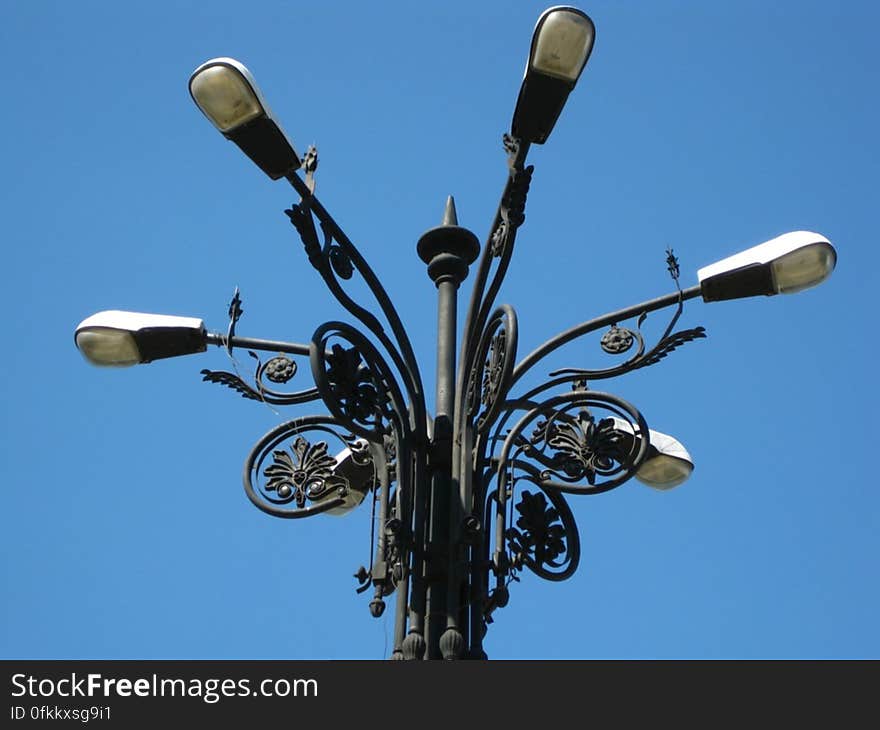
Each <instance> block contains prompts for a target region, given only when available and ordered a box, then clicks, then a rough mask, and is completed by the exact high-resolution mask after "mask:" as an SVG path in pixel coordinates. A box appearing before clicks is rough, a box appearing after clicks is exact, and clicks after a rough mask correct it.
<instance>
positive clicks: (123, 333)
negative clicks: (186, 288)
mask: <svg viewBox="0 0 880 730" xmlns="http://www.w3.org/2000/svg"><path fill="white" fill-rule="evenodd" d="M74 340H75V342H76V346H77V348H78V349H79V351H80V352H81V353H82V354H83V356H84V357H85V358H86V360H88V361H89V362H90V363H92V364H93V365H100V366H109V367H114V366H115V367H127V366H129V365H137V364H139V363H148V362H152V361H153V360H159V359H161V358H165V357H176V356H178V355H189V354H192V353H195V352H204V351H205V350H206V349H207V332H206V331H205V324H204V322H202V320H200V319H196V318H194V317H172V316H167V315H163V314H143V313H141V312H120V311H107V312H98V313H97V314H93V315H92V316H91V317H87V318H86V319H84V320H83V321H82V322H80V323H79V325H78V326H77V328H76V332H75V334H74Z"/></svg>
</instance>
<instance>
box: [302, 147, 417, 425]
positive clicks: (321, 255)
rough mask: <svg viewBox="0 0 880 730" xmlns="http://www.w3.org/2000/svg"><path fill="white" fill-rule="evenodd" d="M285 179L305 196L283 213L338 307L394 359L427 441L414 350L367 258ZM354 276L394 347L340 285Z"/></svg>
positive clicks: (308, 193) (310, 197)
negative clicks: (387, 329) (370, 298)
mask: <svg viewBox="0 0 880 730" xmlns="http://www.w3.org/2000/svg"><path fill="white" fill-rule="evenodd" d="M315 156H317V151H315ZM287 179H288V181H289V182H290V184H291V185H292V186H293V187H294V189H295V190H296V191H297V192H298V193H299V195H300V196H301V201H300V203H299V204H294V205H292V206H291V207H290V208H289V209H288V210H286V211H285V213H287V215H288V217H289V218H290V220H291V223H292V224H293V225H294V227H295V228H296V230H297V232H298V233H299V235H300V238H301V239H302V242H303V245H304V247H305V251H306V255H307V256H308V258H309V262H310V263H311V264H312V266H313V267H314V268H315V269H316V270H317V271H318V273H319V274H320V275H321V277H322V278H323V279H324V281H325V283H326V284H327V286H328V288H329V289H330V291H331V292H332V293H333V295H334V296H335V297H336V299H337V301H339V303H340V304H341V305H342V306H343V307H345V309H346V310H347V311H348V312H350V313H351V314H352V315H353V316H354V317H356V318H357V319H358V320H359V321H360V322H362V323H363V324H364V326H365V327H367V329H368V330H369V331H370V332H371V333H372V334H373V335H374V336H375V337H376V338H377V339H378V341H379V342H380V343H381V345H382V347H383V348H384V350H385V351H386V352H387V354H388V356H389V357H390V358H391V361H392V363H393V364H394V367H395V369H396V370H397V372H398V373H399V375H400V378H401V380H402V383H403V388H404V390H406V392H407V393H408V395H409V400H410V402H411V404H412V414H411V419H410V426H411V428H412V429H413V430H414V431H415V432H416V433H418V434H419V435H420V438H425V429H426V423H427V417H426V413H427V412H426V407H425V396H424V388H423V386H422V381H421V375H420V373H419V369H418V363H417V361H416V359H415V355H414V352H413V349H412V345H411V343H410V341H409V337H408V335H407V333H406V330H405V329H404V327H403V323H402V322H401V320H400V316H399V314H398V313H397V310H396V309H395V308H394V306H393V305H392V303H391V300H390V298H389V297H388V294H387V293H386V291H385V289H384V288H383V287H382V284H381V283H380V281H379V279H378V278H377V277H376V275H375V274H374V273H373V270H372V269H371V268H370V266H369V265H368V264H367V262H366V261H365V260H364V258H363V256H361V254H360V252H359V251H358V250H357V248H356V247H355V246H354V244H353V243H352V242H351V241H350V240H349V238H348V236H346V235H345V233H344V232H343V231H342V229H341V228H340V227H339V226H338V225H337V223H336V221H335V220H333V218H332V216H331V215H330V214H329V213H328V212H327V210H326V209H325V208H324V207H323V205H321V203H320V201H319V200H318V199H317V198H316V197H315V196H314V193H313V189H310V187H309V186H308V185H307V184H306V183H304V182H303V181H302V180H301V179H300V178H299V176H298V175H297V174H296V173H292V174H291V175H290V176H288V178H287ZM314 217H317V218H318V221H319V222H320V227H321V232H322V234H323V237H324V242H323V245H322V244H321V242H320V240H319V237H318V232H317V229H316V227H315V223H314ZM355 271H357V272H358V273H359V274H360V275H361V277H362V279H363V281H364V283H365V284H366V285H367V287H368V288H369V290H370V292H371V293H372V294H373V297H374V298H375V300H376V302H377V303H378V305H379V309H380V310H381V312H382V314H383V316H384V317H385V320H386V321H387V323H388V325H389V326H390V328H391V331H392V334H393V336H394V340H393V341H392V339H391V338H390V337H389V336H388V334H387V333H386V332H385V330H384V327H383V326H382V323H381V322H380V321H379V319H378V318H377V317H376V316H375V315H373V314H372V313H371V312H370V311H369V310H367V309H365V308H364V307H362V306H360V305H359V304H357V303H356V302H355V301H354V300H353V299H352V298H351V297H349V296H348V294H347V293H346V292H345V291H344V289H343V288H342V286H341V284H340V281H339V280H340V279H342V280H348V279H350V278H351V277H352V276H353V274H354V272H355ZM395 343H396V344H395Z"/></svg>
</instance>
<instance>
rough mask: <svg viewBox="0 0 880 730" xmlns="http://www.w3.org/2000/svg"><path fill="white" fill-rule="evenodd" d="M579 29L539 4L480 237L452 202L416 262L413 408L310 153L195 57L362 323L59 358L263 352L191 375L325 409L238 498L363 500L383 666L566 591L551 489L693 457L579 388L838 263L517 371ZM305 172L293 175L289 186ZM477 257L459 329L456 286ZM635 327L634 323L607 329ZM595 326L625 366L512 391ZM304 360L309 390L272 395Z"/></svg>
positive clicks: (675, 310) (682, 466) (441, 651)
mask: <svg viewBox="0 0 880 730" xmlns="http://www.w3.org/2000/svg"><path fill="white" fill-rule="evenodd" d="M594 34H595V29H594V27H593V23H592V21H591V20H590V19H589V18H588V17H587V16H586V15H585V14H584V13H582V12H581V11H580V10H577V9H575V8H569V7H556V8H551V9H549V10H547V11H545V12H544V13H543V14H542V15H541V17H540V18H539V20H538V23H537V26H536V28H535V33H534V37H533V39H532V45H531V51H530V55H529V61H528V64H527V66H526V72H525V76H524V79H523V82H522V87H521V89H520V93H519V98H518V100H517V104H516V110H515V113H514V117H513V121H512V124H511V131H510V133H509V134H505V135H504V148H505V150H506V152H507V163H508V176H507V181H506V184H505V187H504V190H503V192H502V195H501V201H500V204H499V206H498V211H497V213H496V215H495V219H494V222H493V224H492V226H491V233H490V235H489V237H488V240H487V241H486V242H485V243H484V244H483V245H482V246H481V245H480V243H479V242H478V240H477V238H476V236H475V235H474V234H473V233H471V232H470V231H469V230H467V229H465V228H462V227H460V226H459V225H458V221H457V219H456V211H455V205H454V202H453V200H452V198H450V199H449V200H448V201H447V205H446V211H445V215H444V218H443V223H442V224H441V225H440V226H438V227H436V228H432V229H431V230H429V231H427V232H426V233H425V234H424V235H423V236H422V237H421V238H420V239H419V241H418V245H417V247H416V249H417V252H418V255H419V257H420V258H421V259H422V261H424V262H425V264H427V269H428V276H429V277H430V278H431V280H432V281H433V282H434V284H435V286H436V288H437V302H438V304H437V380H436V384H435V400H434V403H435V408H434V412H433V413H432V414H431V413H429V412H428V408H427V399H426V393H425V389H424V386H423V383H422V377H421V375H420V370H419V365H418V363H417V361H416V359H415V356H414V354H413V350H412V347H411V345H410V341H409V337H408V335H407V332H406V330H405V328H404V326H403V322H402V321H401V318H400V316H399V315H398V312H397V310H396V309H395V308H394V306H393V305H392V303H391V301H390V299H389V297H388V296H387V294H386V292H385V290H384V289H383V287H382V284H381V283H380V281H379V279H378V278H377V276H376V275H375V274H374V273H373V271H372V269H371V268H370V267H369V265H368V264H367V262H366V261H365V260H364V258H363V257H362V255H361V254H360V252H359V251H358V249H357V248H356V247H355V246H354V244H353V243H352V242H351V240H350V239H349V238H348V236H347V235H346V234H345V233H344V232H343V231H342V230H341V229H340V227H339V226H338V225H337V223H336V222H335V221H334V219H333V218H332V217H331V215H330V214H329V213H328V212H327V210H326V209H325V208H324V206H323V205H322V204H321V203H320V202H319V200H318V198H317V197H316V196H315V177H314V175H315V170H316V168H317V163H318V157H317V151H316V150H315V149H314V148H309V150H307V152H306V154H305V156H304V157H302V158H300V156H299V155H298V154H297V153H296V152H295V151H294V148H293V146H292V145H291V143H290V142H289V141H288V139H287V137H286V136H285V135H284V133H283V131H282V130H281V127H280V125H279V124H278V123H277V121H276V120H275V119H274V118H273V116H272V114H271V112H270V110H269V108H268V106H267V105H266V103H265V101H264V99H263V97H262V95H261V94H260V92H259V90H258V89H257V86H256V83H255V82H254V80H253V78H252V77H251V75H250V73H249V72H248V70H247V69H246V68H245V67H244V66H243V65H242V64H240V63H239V62H237V61H234V60H232V59H227V58H220V59H214V60H212V61H208V62H207V63H205V64H203V65H202V66H200V67H199V68H198V69H196V71H195V72H194V73H193V76H192V78H191V79H190V92H191V94H192V96H193V99H194V100H195V102H196V104H197V105H198V106H199V108H200V109H201V110H202V111H203V112H204V113H205V115H206V116H207V117H208V119H209V120H210V121H211V122H212V123H213V124H214V125H215V126H216V127H217V129H218V130H219V131H221V132H222V133H223V134H224V136H226V137H227V138H229V139H230V140H232V141H233V142H235V143H236V144H237V145H238V146H239V147H240V148H241V149H242V150H243V151H244V152H245V153H246V154H247V155H248V156H249V157H250V158H251V159H252V160H253V161H254V162H255V163H256V164H257V165H258V166H259V167H260V169H262V170H263V171H264V172H265V173H266V174H267V175H269V176H270V177H271V178H272V179H281V178H284V179H286V180H287V181H288V182H289V183H290V184H291V185H292V186H293V188H294V190H295V191H296V193H297V194H298V196H299V202H298V203H295V204H293V205H292V206H291V207H290V209H288V210H286V211H285V213H286V214H287V215H288V217H289V218H290V221H291V223H292V224H293V226H294V228H295V229H296V231H297V233H298V234H299V237H300V238H301V240H302V243H303V245H304V247H305V253H306V255H307V257H308V260H309V262H310V263H311V265H312V266H313V267H314V268H315V270H316V271H317V272H318V273H319V275H320V276H321V277H322V278H323V280H324V281H325V283H326V285H327V287H328V288H329V290H330V292H331V293H332V294H333V296H334V297H335V298H336V299H337V300H338V301H339V303H340V304H341V305H342V306H343V307H344V308H345V309H346V310H347V311H348V313H349V314H350V315H351V316H352V317H353V318H354V320H356V321H357V322H358V323H359V326H357V327H356V326H353V325H351V324H349V323H346V322H341V321H339V322H325V323H323V324H321V325H319V326H318V328H317V329H316V330H315V332H314V334H313V335H312V338H311V340H310V341H309V342H308V344H297V343H287V342H276V341H271V340H258V339H253V338H246V337H241V336H239V335H238V334H236V326H237V323H238V320H239V317H240V315H241V308H240V302H239V298H238V294H237V293H236V296H235V297H234V298H233V300H232V303H231V305H230V308H229V325H228V328H227V331H226V332H225V333H211V332H208V331H207V330H206V329H205V326H204V324H203V322H202V321H201V320H199V319H193V318H186V317H167V316H161V315H147V314H137V313H131V312H113V311H109V312H101V313H99V314H96V315H93V316H92V317H89V318H88V319H86V320H84V321H83V322H82V323H81V324H80V326H79V327H78V328H77V331H76V336H75V337H76V344H77V346H78V347H79V348H80V350H81V351H82V353H83V354H84V355H85V357H86V358H87V359H89V360H90V361H91V362H93V363H95V364H98V365H132V364H136V363H143V362H150V361H152V360H156V359H160V358H165V357H172V356H177V355H184V354H190V353H195V352H201V351H204V350H205V349H206V348H207V346H208V345H218V346H222V347H225V348H228V349H229V350H230V352H231V351H232V349H233V348H245V349H247V350H250V351H263V352H268V353H272V356H271V357H269V358H268V359H266V360H265V361H264V360H262V359H260V358H259V357H257V355H256V353H255V352H252V353H251V354H252V355H253V356H254V358H255V359H256V361H257V365H256V372H255V375H254V382H253V383H252V384H249V383H246V382H245V381H244V380H243V379H242V378H241V377H240V376H239V375H237V374H233V373H228V372H221V371H213V370H202V374H203V376H204V380H206V381H210V382H215V383H220V384H222V385H225V386H228V387H230V388H232V389H234V390H236V391H237V392H238V393H239V394H241V395H242V396H243V397H245V398H248V399H251V400H255V401H263V402H267V403H270V404H273V405H276V406H281V405H300V404H304V403H310V402H313V401H321V402H322V403H323V405H324V407H326V409H327V411H329V413H328V414H323V415H301V416H297V417H296V418H294V419H293V420H290V421H288V422H286V423H283V424H281V425H280V426H277V427H276V428H274V429H272V430H271V431H269V432H268V433H267V434H266V435H265V436H263V437H262V438H261V439H260V440H259V441H258V442H257V444H256V446H255V447H254V448H253V450H252V451H251V453H250V455H249V456H248V458H247V460H246V462H245V466H244V487H245V491H246V493H247V495H248V497H249V498H250V500H251V501H252V502H253V503H254V504H255V505H256V506H257V507H259V508H260V509H261V510H263V511H265V512H267V513H268V514H270V515H274V516H276V517H283V518H294V519H296V518H301V517H309V516H312V515H316V514H320V513H324V512H326V513H329V514H344V513H345V512H348V511H349V510H351V509H354V508H355V507H357V506H358V505H360V504H361V503H362V502H364V501H366V502H368V504H369V505H370V507H371V508H372V510H373V511H374V517H373V524H374V526H377V527H378V529H377V530H376V532H377V534H376V535H375V537H374V543H373V549H374V552H373V555H372V558H371V560H370V561H369V567H368V568H367V567H364V568H361V569H360V570H359V572H358V573H357V576H356V577H357V578H358V580H359V583H360V587H359V588H358V592H364V591H367V590H370V589H372V600H371V601H370V604H369V605H370V611H371V613H372V614H373V616H380V615H382V613H383V612H384V610H385V606H386V600H393V602H394V611H395V623H394V626H395V632H394V649H393V653H392V658H395V659H421V658H429V659H434V658H441V657H442V658H446V659H454V658H485V656H486V655H485V653H484V651H483V647H482V641H483V636H484V633H485V631H486V628H487V626H488V624H490V623H491V622H492V616H493V613H494V612H495V611H496V610H498V609H499V608H501V607H503V606H504V605H506V603H507V602H508V597H509V592H508V588H509V584H510V583H511V581H512V580H515V579H516V577H517V575H518V573H520V572H521V571H523V570H524V569H528V570H530V571H532V572H533V573H535V574H537V575H538V576H541V577H543V578H546V579H548V580H555V581H558V580H564V579H566V578H568V577H570V576H571V575H572V574H573V573H574V572H575V570H576V569H577V566H578V561H579V556H580V548H579V541H578V531H577V526H576V524H575V521H574V518H573V516H572V513H571V510H570V509H569V507H568V504H567V501H566V496H567V495H592V494H599V493H601V492H606V491H608V490H610V489H614V488H616V487H619V486H621V485H622V484H624V483H625V482H627V481H628V480H629V479H631V478H632V477H635V478H636V479H638V480H640V481H642V482H644V483H646V484H648V485H650V486H652V487H655V488H658V489H668V488H672V487H674V486H676V485H678V484H680V483H681V482H683V481H684V480H685V479H687V477H688V476H689V475H690V473H691V471H692V469H693V463H692V461H691V458H690V456H689V455H688V453H687V451H686V449H685V448H684V447H683V446H682V445H681V444H680V443H679V442H678V441H676V440H675V439H674V438H673V437H671V436H668V435H666V434H662V433H659V432H657V431H653V430H651V429H649V427H648V423H647V421H646V420H645V417H644V416H643V415H642V413H640V412H639V410H638V409H637V408H636V407H635V406H634V405H632V404H630V403H628V402H626V401H624V400H622V399H621V398H618V397H616V396H614V395H612V394H610V393H607V392H604V391H601V390H594V389H593V387H592V386H593V384H594V383H595V382H596V381H601V380H606V379H610V378H613V377H616V376H618V375H621V374H623V373H628V372H631V371H634V370H637V369H639V368H643V367H647V366H649V365H653V364H655V363H657V362H658V361H660V360H661V359H662V358H665V357H666V356H667V355H668V354H669V353H671V352H672V351H673V350H675V349H676V348H678V347H680V346H682V345H684V344H685V343H687V342H690V341H693V340H696V339H699V338H703V337H705V332H704V330H703V328H702V327H695V328H692V329H682V330H677V329H676V325H677V323H678V320H679V317H680V315H681V313H682V311H683V307H684V303H685V301H687V300H690V299H694V298H696V297H702V299H703V300H704V301H718V300H724V299H734V298H738V297H744V296H755V295H773V294H777V293H786V292H792V291H799V290H801V289H805V288H807V287H809V286H813V285H815V284H818V283H820V282H821V281H823V280H824V279H825V278H827V276H828V275H829V274H830V273H831V271H832V270H833V268H834V265H835V261H836V254H835V251H834V248H833V247H832V246H831V244H830V243H829V241H828V240H827V239H825V238H824V237H823V236H821V235H819V234H815V233H809V232H805V231H799V232H795V233H788V234H785V235H783V236H780V237H778V238H776V239H773V240H772V241H768V242H767V243H764V244H761V245H759V246H756V247H755V248H752V249H749V250H748V251H744V252H742V253H739V254H736V255H735V256H732V257H730V258H728V259H725V260H723V261H719V262H717V263H715V264H712V265H710V266H707V267H705V268H703V269H701V270H700V271H699V272H698V279H699V283H698V284H697V285H695V286H692V287H690V288H686V289H681V288H680V286H679V284H678V280H679V268H678V262H677V260H676V259H675V257H674V255H673V254H672V252H671V251H668V252H667V265H668V269H669V272H670V274H671V275H672V278H673V281H674V284H675V289H674V291H672V292H671V293H670V294H668V295H666V296H662V297H659V298H656V299H652V300H650V301H646V302H642V303H640V304H636V305H634V306H631V307H628V308H626V309H623V310H620V311H617V312H611V313H609V314H605V315H603V316H600V317H596V318H595V319H592V320H589V321H587V322H584V323H582V324H580V325H578V326H576V327H573V328H571V329H569V330H567V331H565V332H562V333H560V334H558V335H556V336H555V337H553V338H551V339H550V340H548V341H547V342H545V343H544V344H543V345H541V346H540V347H538V348H537V349H536V350H534V351H533V352H531V353H529V354H527V355H525V356H524V357H521V358H520V359H519V360H518V361H517V354H518V353H517V316H516V312H515V310H514V309H513V308H512V307H511V306H509V305H506V304H503V305H500V306H496V304H495V300H496V296H497V293H498V290H499V288H500V286H501V283H502V281H503V279H504V277H505V274H506V272H507V268H508V266H509V264H510V261H511V257H512V256H513V252H514V244H515V240H516V235H517V231H518V229H519V228H520V226H521V225H522V223H523V221H524V209H525V203H526V196H527V193H528V189H529V182H530V179H531V175H532V169H533V168H532V166H526V164H525V161H526V156H527V154H528V151H529V147H530V145H531V144H543V143H544V142H545V141H546V140H547V138H548V136H549V134H550V133H551V131H552V129H553V126H554V124H555V122H556V120H557V118H558V116H559V114H560V112H561V110H562V107H563V105H564V103H565V100H566V98H567V97H568V94H569V93H570V92H571V90H572V89H573V88H574V86H575V84H576V82H577V79H578V78H579V76H580V74H581V72H582V71H583V68H584V66H585V65H586V63H587V60H588V58H589V56H590V52H591V50H592V45H593V38H594ZM302 173H304V175H303V174H302ZM475 263H476V268H475V275H474V282H473V287H472V290H471V296H470V303H469V305H468V309H467V313H466V317H465V320H464V328H463V331H462V332H461V333H460V334H459V333H458V332H457V331H456V321H457V311H458V290H459V287H460V285H461V284H462V282H464V280H465V279H466V277H467V275H468V272H469V268H470V267H471V265H472V264H475ZM356 274H357V275H358V276H360V277H361V279H362V280H363V283H364V284H365V285H366V286H367V288H368V289H369V291H370V292H371V294H372V296H373V299H374V301H373V303H372V304H371V305H370V306H365V305H364V304H363V303H361V302H358V301H355V300H354V299H353V298H352V297H351V296H350V295H349V294H348V293H347V292H346V288H345V287H346V282H347V281H349V280H350V279H352V277H354V276H355V275H356ZM667 308H669V309H671V310H672V314H671V317H670V320H669V323H668V325H667V327H666V328H665V331H664V332H663V334H662V335H661V336H660V338H659V339H658V340H657V341H656V342H655V343H654V344H651V345H649V344H648V343H647V342H646V338H645V337H644V336H643V334H642V332H641V326H642V324H643V322H644V320H645V318H646V317H647V316H648V315H649V314H650V313H652V312H655V311H658V310H661V309H667ZM630 320H636V322H635V324H631V325H626V324H624V323H626V322H628V321H630ZM600 330H604V334H603V335H602V338H601V342H600V344H601V347H602V349H603V350H604V351H605V352H607V353H610V354H613V355H618V356H620V357H621V360H622V361H621V362H619V364H617V365H615V366H613V367H607V368H604V369H586V368H566V369H563V370H556V371H554V372H551V373H550V374H549V379H548V380H546V382H544V383H542V384H541V385H538V386H536V387H531V388H530V389H526V388H524V387H523V386H522V385H521V383H522V382H523V378H524V376H525V375H526V374H527V373H529V372H530V371H532V370H533V368H535V366H539V365H540V364H541V363H542V361H543V360H544V358H545V356H547V355H549V354H550V353H552V352H554V351H555V350H556V349H558V348H559V347H561V346H563V345H565V344H566V343H568V342H570V341H572V340H574V339H575V338H578V337H581V336H584V335H587V334H590V333H594V332H597V331H600ZM295 357H299V358H303V359H307V360H308V364H309V367H310V370H311V375H312V379H313V381H314V382H313V385H311V387H307V388H305V389H302V390H297V391H290V390H287V389H284V388H282V387H281V386H283V385H285V384H287V383H288V382H290V381H291V379H292V378H293V376H294V375H295V373H296V371H297V365H296V362H295V360H294V359H293V358H295Z"/></svg>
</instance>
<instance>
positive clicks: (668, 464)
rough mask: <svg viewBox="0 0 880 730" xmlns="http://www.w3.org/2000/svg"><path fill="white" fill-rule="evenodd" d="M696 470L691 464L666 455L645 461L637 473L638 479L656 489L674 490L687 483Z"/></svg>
mask: <svg viewBox="0 0 880 730" xmlns="http://www.w3.org/2000/svg"><path fill="white" fill-rule="evenodd" d="M693 470H694V465H693V464H691V463H690V462H687V461H684V460H683V459H678V458H676V457H674V456H667V455H666V454H658V455H657V456H655V457H654V458H653V459H647V460H645V461H644V462H643V463H642V465H641V466H640V467H639V470H638V472H636V479H638V480H639V481H640V482H641V483H642V484H647V485H648V486H649V487H653V488H654V489H672V488H673V487H677V486H678V485H679V484H682V483H683V482H685V481H687V478H688V477H689V476H690V475H691V472H692V471H693Z"/></svg>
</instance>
